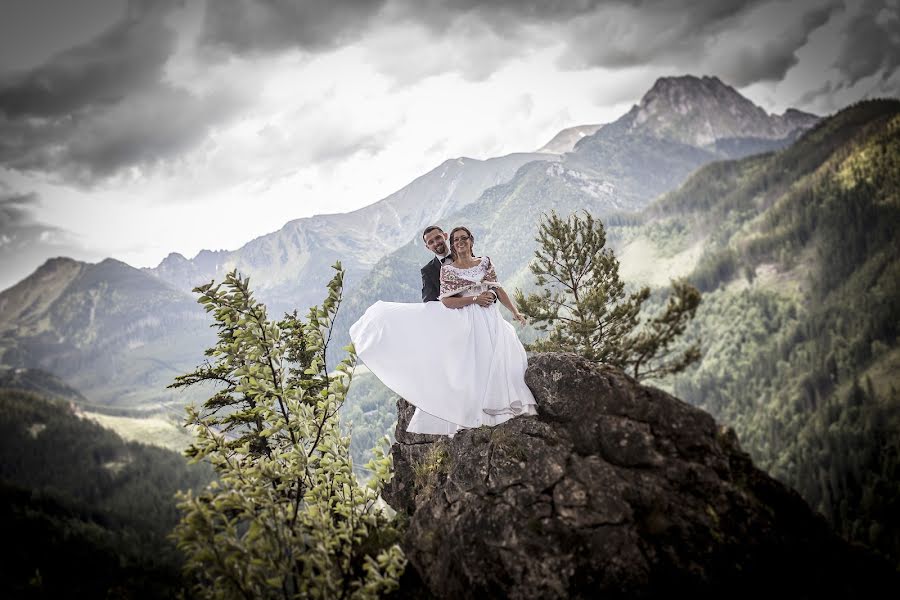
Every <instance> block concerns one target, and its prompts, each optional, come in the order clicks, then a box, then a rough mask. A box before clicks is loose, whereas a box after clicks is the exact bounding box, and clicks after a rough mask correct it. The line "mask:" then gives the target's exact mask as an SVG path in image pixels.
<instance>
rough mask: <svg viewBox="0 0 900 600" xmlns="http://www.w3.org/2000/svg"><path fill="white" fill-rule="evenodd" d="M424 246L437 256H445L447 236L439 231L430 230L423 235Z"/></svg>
mask: <svg viewBox="0 0 900 600" xmlns="http://www.w3.org/2000/svg"><path fill="white" fill-rule="evenodd" d="M425 246H426V247H428V249H429V250H431V251H432V252H434V253H435V254H436V255H438V256H443V255H445V254H447V234H446V233H444V232H443V231H441V230H440V229H432V230H431V231H429V232H428V233H426V234H425Z"/></svg>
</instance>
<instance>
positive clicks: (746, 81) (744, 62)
mask: <svg viewBox="0 0 900 600" xmlns="http://www.w3.org/2000/svg"><path fill="white" fill-rule="evenodd" d="M841 8H842V5H841V3H840V2H830V3H827V4H825V5H823V6H818V7H814V8H812V9H810V10H809V11H807V12H805V13H804V14H803V17H802V18H801V20H800V22H798V23H795V24H794V25H792V26H789V27H787V28H786V29H784V30H782V31H781V32H780V34H779V35H777V36H773V37H771V38H768V39H764V40H756V41H753V42H752V43H745V44H743V45H741V44H735V47H734V50H733V51H732V52H721V53H719V52H717V51H716V50H713V52H712V54H713V56H712V58H711V59H710V64H711V65H712V67H713V69H714V70H715V72H716V73H718V74H719V75H720V76H722V77H723V78H724V79H726V80H728V81H729V83H731V84H733V85H735V86H737V87H744V86H746V85H750V84H752V83H756V82H758V81H776V82H777V81H781V80H782V79H784V77H785V75H786V74H787V72H788V70H789V69H790V68H791V67H793V66H794V65H796V64H797V62H798V58H797V51H798V50H799V49H800V48H802V47H803V46H805V45H806V44H807V42H808V41H809V36H810V34H811V33H812V32H813V31H815V30H817V29H818V28H820V27H822V26H823V25H825V24H826V23H827V22H828V20H829V19H830V18H831V16H832V15H833V14H834V13H835V12H836V11H838V10H840V9H841ZM765 28H766V29H768V30H769V31H778V30H779V28H778V24H777V23H771V24H769V23H766V24H765Z"/></svg>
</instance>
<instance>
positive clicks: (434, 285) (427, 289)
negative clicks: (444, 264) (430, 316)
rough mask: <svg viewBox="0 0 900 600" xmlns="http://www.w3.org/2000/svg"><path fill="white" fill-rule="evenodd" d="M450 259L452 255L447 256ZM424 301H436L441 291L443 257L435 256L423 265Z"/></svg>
mask: <svg viewBox="0 0 900 600" xmlns="http://www.w3.org/2000/svg"><path fill="white" fill-rule="evenodd" d="M446 260H447V261H450V257H449V256H448V257H447V258H446ZM421 273H422V302H434V301H435V300H437V299H438V296H439V295H440V293H441V259H440V258H438V257H437V256H435V257H434V258H432V259H431V260H429V261H428V264H427V265H425V266H424V267H422V271H421Z"/></svg>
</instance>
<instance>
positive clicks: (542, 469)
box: [384, 354, 896, 598]
mask: <svg viewBox="0 0 900 600" xmlns="http://www.w3.org/2000/svg"><path fill="white" fill-rule="evenodd" d="M526 382H527V384H528V386H529V387H530V388H531V389H532V391H533V392H534V395H535V398H536V399H537V402H538V407H539V415H538V416H536V417H519V418H515V419H512V420H510V421H508V422H507V423H504V424H502V425H500V426H498V427H494V428H486V427H483V428H479V429H472V430H466V431H463V432H460V433H458V434H457V435H456V436H455V437H454V438H452V439H448V438H438V437H435V436H423V435H411V434H407V433H406V432H405V428H406V425H407V423H408V421H409V418H410V417H411V415H412V412H413V408H412V407H411V406H409V405H408V404H407V403H406V402H404V401H402V400H401V401H400V402H399V410H400V414H399V419H398V426H397V434H396V437H397V443H396V444H394V447H393V449H392V451H393V457H394V466H395V478H394V480H393V481H392V483H391V485H390V486H389V488H388V489H387V490H386V491H385V494H384V496H385V499H386V500H387V502H388V503H389V504H390V505H391V506H392V507H394V508H395V509H396V510H398V511H399V512H401V513H405V514H406V515H408V527H407V530H406V533H405V541H404V548H405V550H406V553H407V556H408V558H409V560H410V567H409V569H408V571H411V572H409V573H408V574H407V584H408V585H407V587H406V590H405V594H407V595H409V596H410V597H427V596H428V595H433V596H435V597H439V598H486V597H487V598H595V597H601V596H602V597H621V596H627V597H656V596H662V595H667V596H670V595H672V594H673V593H676V592H686V593H692V594H694V595H701V596H712V595H717V596H718V595H724V594H728V595H729V596H732V597H733V596H735V595H737V596H756V595H758V594H760V593H773V592H774V593H777V594H781V595H785V594H799V595H800V596H801V597H812V596H816V595H819V596H822V595H824V596H826V597H852V596H855V595H857V594H863V593H866V592H867V591H869V590H871V589H874V586H877V585H879V584H886V583H887V584H893V585H896V579H893V580H891V579H890V578H891V577H893V575H892V574H891V570H890V569H889V568H887V567H885V566H884V565H883V564H881V563H880V562H878V561H877V560H875V559H873V558H872V557H871V556H869V555H868V554H867V553H866V552H865V551H863V550H861V549H858V548H853V547H851V546H849V545H848V544H846V543H845V542H843V541H842V540H841V539H839V538H838V537H837V536H836V535H835V534H834V533H833V532H832V531H831V530H830V528H829V526H828V524H827V523H826V522H825V521H824V519H823V518H822V517H820V516H819V515H818V514H816V513H814V512H813V511H812V510H811V509H810V508H809V507H808V505H807V504H806V503H805V502H804V501H803V500H802V499H801V498H800V496H799V495H798V494H796V493H795V492H794V491H792V490H790V489H788V488H787V487H785V486H784V485H782V484H781V483H779V482H778V481H776V480H774V479H772V478H771V477H769V476H767V475H766V474H765V473H763V472H762V471H760V470H759V469H757V468H755V467H754V465H753V464H752V462H751V460H750V458H749V456H748V455H747V454H746V453H744V452H743V451H742V450H741V449H740V447H739V445H738V441H737V439H736V437H735V435H734V433H733V432H732V431H730V430H728V429H723V428H721V427H719V426H718V425H717V424H716V422H715V421H714V420H713V419H712V417H710V415H708V414H707V413H705V412H703V411H701V410H699V409H697V408H694V407H692V406H690V405H688V404H686V403H684V402H681V401H679V400H678V399H676V398H673V397H672V396H670V395H668V394H666V393H664V392H662V391H660V390H658V389H654V388H650V387H645V386H642V385H640V384H638V383H637V382H635V381H634V380H633V379H631V378H630V377H628V376H626V375H625V374H624V373H622V372H621V371H619V370H617V369H614V368H610V367H605V366H598V365H596V364H593V363H590V362H588V361H585V360H583V359H581V358H579V357H577V356H575V355H570V354H536V355H533V356H531V357H530V359H529V368H528V371H527V373H526ZM415 585H418V586H420V587H419V588H418V589H411V588H410V586H415Z"/></svg>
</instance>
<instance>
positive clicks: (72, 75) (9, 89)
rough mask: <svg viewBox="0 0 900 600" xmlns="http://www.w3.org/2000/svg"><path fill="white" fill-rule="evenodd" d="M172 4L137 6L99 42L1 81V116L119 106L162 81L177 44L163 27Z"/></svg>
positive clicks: (68, 112) (62, 113)
mask: <svg viewBox="0 0 900 600" xmlns="http://www.w3.org/2000/svg"><path fill="white" fill-rule="evenodd" d="M169 4H171V3H164V2H159V3H154V2H150V1H148V2H144V3H137V2H135V3H133V4H132V6H131V7H130V9H129V11H128V13H127V15H126V16H125V18H124V19H123V20H122V21H120V22H119V23H118V24H116V25H115V26H113V27H112V28H111V29H109V30H108V31H106V32H105V33H103V34H102V35H100V36H99V37H98V38H96V39H95V40H92V41H91V42H89V43H87V44H84V45H82V46H77V47H75V48H72V49H70V50H68V51H66V52H63V53H61V54H59V55H57V56H55V57H54V58H53V59H52V60H51V61H50V62H48V63H46V64H44V65H42V66H39V67H37V68H36V69H34V70H32V71H29V72H26V73H23V74H19V75H14V76H12V77H11V78H9V79H8V80H6V81H3V82H0V114H2V115H4V116H5V117H6V118H7V119H13V120H14V119H18V118H20V117H46V118H54V117H58V116H65V115H71V114H78V113H79V112H81V111H83V110H86V109H90V108H92V107H97V106H103V105H108V104H114V103H116V102H119V101H121V99H122V98H123V97H125V96H127V95H129V94H131V93H133V92H134V91H135V90H136V89H139V88H141V87H145V86H147V85H152V84H153V83H154V82H156V81H158V80H159V75H160V72H161V69H162V66H163V64H164V63H165V61H166V59H167V58H168V57H169V55H170V53H171V50H172V44H173V42H174V36H173V33H172V32H171V31H170V30H169V28H168V27H167V26H166V25H165V23H164V17H165V16H166V14H167V11H168V9H169V8H170V7H169V6H167V5H169Z"/></svg>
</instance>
